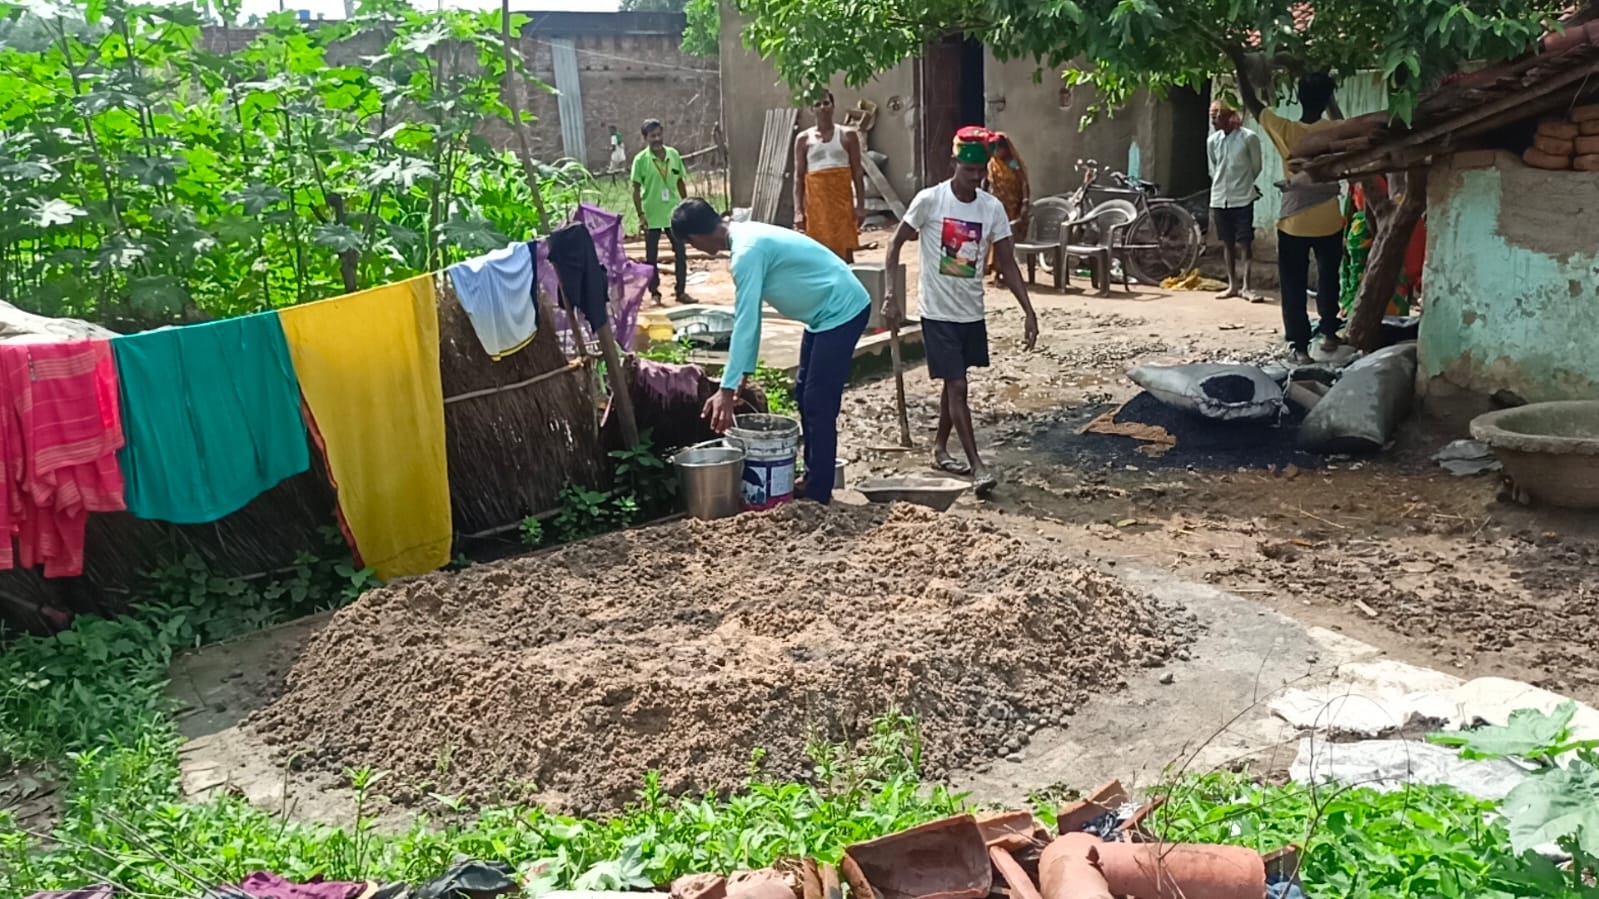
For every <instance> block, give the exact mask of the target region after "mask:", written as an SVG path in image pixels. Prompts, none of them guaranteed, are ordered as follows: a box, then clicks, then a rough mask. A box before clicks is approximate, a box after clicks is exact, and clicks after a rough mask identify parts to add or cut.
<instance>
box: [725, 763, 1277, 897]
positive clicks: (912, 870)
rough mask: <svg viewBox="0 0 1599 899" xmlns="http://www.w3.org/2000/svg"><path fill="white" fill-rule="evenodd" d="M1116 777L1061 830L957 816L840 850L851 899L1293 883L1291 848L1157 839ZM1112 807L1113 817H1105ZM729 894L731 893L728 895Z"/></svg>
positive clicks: (1199, 893) (1188, 891)
mask: <svg viewBox="0 0 1599 899" xmlns="http://www.w3.org/2000/svg"><path fill="white" fill-rule="evenodd" d="M1118 808H1124V809H1125V808H1131V806H1130V805H1128V804H1127V803H1126V793H1125V792H1124V791H1123V790H1122V788H1121V785H1120V784H1118V783H1115V782H1112V783H1110V784H1106V785H1105V786H1104V787H1101V788H1100V789H1098V790H1095V791H1094V792H1093V793H1091V794H1089V796H1087V797H1085V799H1084V800H1083V801H1081V802H1077V803H1073V804H1072V805H1070V806H1067V807H1066V808H1063V809H1062V810H1061V812H1060V814H1059V815H1058V816H1057V821H1058V823H1059V825H1060V835H1059V836H1055V835H1052V834H1050V833H1049V832H1047V831H1045V830H1044V829H1043V828H1041V827H1039V826H1038V823H1037V822H1036V821H1035V820H1034V819H1033V817H1032V814H1031V813H1029V812H1002V813H998V814H991V815H984V816H982V817H979V818H973V817H972V816H970V815H962V816H960V817H957V818H948V819H945V820H943V821H934V822H933V823H931V824H924V825H922V826H920V827H916V828H912V829H911V830H907V831H903V832H901V833H897V834H893V835H890V836H887V837H883V838H881V839H877V840H872V841H870V842H867V843H857V844H856V845H854V846H851V847H849V848H848V849H847V850H845V854H844V860H843V864H842V868H843V872H844V876H845V878H846V879H847V881H848V883H849V885H850V893H851V899H1113V897H1129V899H1265V897H1266V895H1267V883H1268V871H1270V872H1273V873H1271V874H1270V876H1271V877H1272V878H1276V879H1277V880H1278V881H1281V882H1285V883H1292V882H1293V880H1294V879H1295V875H1296V874H1297V858H1298V855H1297V850H1294V849H1293V848H1292V847H1290V848H1289V849H1287V850H1284V851H1282V852H1279V853H1274V854H1273V855H1272V856H1269V857H1268V856H1262V855H1261V854H1260V853H1258V852H1256V851H1254V850H1253V849H1247V848H1244V847H1240V846H1220V845H1210V844H1197V843H1196V844H1183V843H1161V842H1156V841H1154V840H1153V839H1151V838H1150V836H1149V835H1148V833H1147V832H1145V831H1144V830H1143V828H1142V826H1141V824H1142V821H1143V818H1144V816H1145V815H1147V814H1148V813H1149V812H1150V811H1151V810H1152V809H1153V808H1154V805H1153V804H1152V805H1147V806H1144V807H1143V808H1141V809H1139V810H1138V811H1137V812H1136V813H1135V814H1133V815H1132V816H1130V817H1128V818H1126V819H1125V820H1121V823H1120V824H1119V825H1117V826H1115V827H1114V828H1112V829H1111V830H1110V831H1106V830H1104V829H1102V827H1101V825H1102V824H1103V821H1104V820H1107V819H1119V818H1120V816H1121V814H1123V813H1124V812H1118ZM1107 812H1109V813H1113V814H1108V815H1107ZM728 899H733V897H732V895H731V892H730V893H729V896H728Z"/></svg>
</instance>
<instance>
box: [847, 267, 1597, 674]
mask: <svg viewBox="0 0 1599 899" xmlns="http://www.w3.org/2000/svg"><path fill="white" fill-rule="evenodd" d="M913 255H914V254H913V253H907V254H906V257H907V259H909V258H910V257H911V256H913ZM910 280H911V281H912V282H914V281H915V275H914V274H912V275H911V276H910ZM1031 293H1032V298H1033V303H1034V305H1035V307H1036V308H1037V310H1038V314H1039V320H1040V330H1041V334H1042V336H1041V337H1040V338H1039V342H1038V349H1037V350H1035V351H1034V352H1032V353H1024V352H1022V348H1021V339H1020V336H1021V315H1020V313H1019V312H1018V311H1017V307H1016V304H1015V301H1014V300H1013V299H1012V298H1011V297H1010V295H1009V294H1008V293H1006V292H1003V291H1000V290H997V289H995V288H992V287H990V288H989V291H988V308H989V310H990V318H989V329H990V335H991V343H992V356H993V366H992V367H991V368H989V369H988V370H984V371H979V372H977V373H975V374H974V375H973V377H972V380H971V389H972V404H973V407H974V411H975V414H976V418H977V421H978V431H979V444H980V445H981V446H982V448H983V451H984V452H985V454H987V455H988V456H990V457H991V458H992V459H993V460H995V461H996V462H997V463H998V466H999V468H1000V470H1001V472H1002V477H1003V478H1004V481H1005V483H1004V484H1003V485H1002V487H1001V489H1000V490H999V491H998V493H997V494H996V495H995V497H994V499H993V501H991V502H989V503H986V504H977V503H975V502H973V501H969V500H963V501H962V504H963V505H970V506H972V507H981V508H983V509H985V510H986V511H988V512H990V513H992V514H996V515H1000V516H1005V517H1026V518H1042V519H1048V520H1051V521H1053V522H1056V523H1059V524H1062V525H1065V526H1068V527H1069V528H1070V529H1072V530H1071V532H1073V533H1075V534H1076V535H1078V539H1076V540H1073V539H1070V538H1068V542H1071V543H1079V544H1080V545H1083V546H1092V547H1095V548H1096V549H1097V550H1098V551H1100V552H1102V553H1105V554H1107V555H1109V556H1111V557H1115V558H1125V559H1129V560H1137V561H1141V562H1144V563H1147V564H1152V565H1157V566H1160V567H1162V568H1166V569H1169V570H1171V571H1173V572H1175V573H1177V574H1179V575H1183V576H1187V577H1191V578H1194V579H1196V580H1203V581H1206V582H1209V583H1211V584H1214V585H1216V586H1218V587H1220V588H1222V589H1224V590H1228V591H1231V592H1234V593H1238V594H1240V595H1244V596H1248V597H1252V598H1255V599H1257V600H1258V601H1260V602H1262V603H1264V604H1266V605H1268V606H1270V607H1272V608H1275V609H1278V610H1280V611H1283V612H1285V613H1287V614H1288V615H1290V616H1292V617H1293V618H1295V619H1297V620H1299V621H1303V622H1306V623H1310V624H1317V625H1325V626H1328V627H1332V628H1335V629H1338V630H1341V631H1344V632H1346V633H1349V634H1350V635H1351V636H1355V637H1358V638H1359V639H1362V640H1365V641H1367V642H1370V643H1373V644H1376V645H1378V646H1380V647H1382V648H1384V649H1386V650H1389V651H1390V652H1391V653H1393V654H1394V655H1396V656H1397V657H1401V658H1404V659H1406V660H1408V661H1412V662H1414V663H1416V664H1423V665H1432V666H1436V667H1440V668H1443V669H1445V670H1451V671H1455V672H1457V673H1465V674H1467V675H1471V676H1480V675H1490V674H1492V675H1503V676H1507V677H1515V678H1519V679H1522V680H1526V681H1529V682H1531V683H1534V684H1537V685H1538V686H1542V687H1545V688H1547V689H1551V690H1555V691H1557V692H1562V693H1567V694H1569V695H1571V696H1573V697H1575V698H1577V699H1580V700H1583V701H1586V702H1594V701H1596V700H1599V629H1596V628H1595V627H1594V625H1593V622H1594V620H1595V618H1594V614H1595V612H1596V611H1599V567H1596V566H1595V564H1594V563H1595V562H1596V560H1599V517H1596V516H1592V515H1582V514H1579V513H1569V512H1561V511H1558V510H1550V509H1536V508H1527V507H1523V506H1520V505H1516V504H1514V503H1510V502H1507V501H1505V500H1504V499H1502V494H1503V493H1504V490H1503V484H1502V482H1501V480H1500V478H1499V477H1498V476H1496V475H1487V476H1481V477H1475V478H1458V477H1453V476H1451V475H1449V474H1447V473H1446V472H1444V471H1443V470H1442V469H1440V468H1438V467H1437V466H1436V465H1435V464H1434V463H1433V462H1432V461H1431V460H1430V458H1429V457H1430V455H1431V454H1432V453H1433V452H1434V451H1436V450H1437V449H1438V448H1439V447H1441V446H1442V445H1443V444H1445V443H1447V442H1449V441H1450V440H1453V439H1457V438H1460V437H1465V436H1467V435H1466V434H1465V433H1464V432H1463V431H1461V432H1454V431H1450V430H1448V429H1447V428H1445V427H1443V426H1442V425H1440V424H1438V423H1436V422H1432V421H1429V420H1428V419H1427V418H1426V416H1425V415H1424V414H1423V415H1418V416H1416V417H1415V418H1414V419H1413V420H1412V421H1411V422H1410V423H1409V424H1408V425H1407V427H1406V429H1405V431H1404V433H1403V434H1402V435H1401V436H1400V438H1399V440H1398V441H1397V442H1396V445H1395V446H1394V447H1392V448H1391V449H1390V450H1388V451H1387V452H1385V453H1382V454H1379V455H1376V456H1372V457H1367V458H1361V459H1354V458H1334V459H1331V460H1328V461H1327V463H1326V465H1325V467H1324V468H1320V469H1316V470H1307V469H1305V468H1304V467H1302V466H1294V467H1286V466H1285V467H1281V468H1279V469H1278V470H1276V471H1271V470H1254V471H1251V470H1238V469H1233V470H1203V469H1199V470H1186V469H1175V470H1174V469H1171V468H1168V467H1160V466H1156V465H1153V464H1136V463H1135V464H1128V463H1127V461H1126V460H1127V457H1128V456H1129V455H1130V454H1129V453H1127V452H1125V451H1123V452H1117V453H1105V454H1104V456H1105V459H1104V461H1103V462H1101V463H1099V464H1094V461H1093V460H1092V459H1090V458H1085V457H1084V454H1083V453H1081V452H1078V451H1070V452H1068V451H1066V450H1067V448H1066V447H1065V444H1067V443H1068V442H1069V440H1070V436H1072V435H1075V433H1076V430H1077V429H1078V427H1080V426H1081V425H1082V424H1085V423H1087V422H1088V421H1089V420H1091V419H1092V418H1093V417H1094V416H1095V415H1097V414H1099V413H1100V412H1103V411H1105V410H1107V409H1110V408H1114V405H1113V404H1114V403H1119V402H1122V401H1125V400H1127V399H1128V398H1130V397H1131V396H1133V395H1134V394H1136V393H1137V392H1138V388H1137V387H1136V386H1134V385H1133V384H1132V383H1131V382H1129V381H1128V380H1127V378H1126V374H1125V373H1126V370H1127V369H1128V368H1129V367H1130V366H1132V365H1134V364H1138V363H1144V362H1163V361H1164V362H1194V361H1245V362H1258V361H1261V360H1263V359H1267V358H1272V357H1273V356H1275V355H1276V354H1278V353H1279V352H1280V350H1281V348H1282V344H1281V343H1280V337H1279V334H1280V328H1281V318H1280V315H1281V313H1280V309H1279V307H1278V305H1277V304H1276V301H1275V299H1274V300H1273V302H1271V303H1268V304H1251V303H1247V302H1244V301H1242V300H1217V299H1215V298H1214V295H1212V294H1208V293H1197V292H1177V293H1167V292H1163V291H1155V290H1143V289H1140V290H1138V291H1137V292H1136V293H1135V294H1132V295H1129V294H1126V293H1122V292H1120V291H1118V292H1117V293H1116V294H1115V295H1113V296H1112V297H1109V298H1102V297H1097V296H1085V295H1083V294H1081V293H1077V292H1068V293H1064V294H1062V293H1058V292H1056V291H1054V290H1053V289H1052V288H1035V289H1033V290H1032V292H1031ZM906 387H907V395H908V396H909V397H910V401H909V403H908V406H909V411H910V417H911V426H912V432H913V442H914V443H915V444H916V448H915V450H914V451H912V452H910V453H904V454H900V453H884V452H874V451H873V450H872V448H874V447H882V446H885V445H893V444H895V443H897V433H896V431H897V426H896V425H895V424H894V420H895V419H894V412H893V409H894V387H893V383H892V381H891V380H890V379H882V380H878V381H875V382H873V383H870V384H865V385H861V386H859V387H857V388H855V389H853V390H851V391H850V393H849V394H848V395H847V397H846V405H845V414H846V416H847V417H848V421H847V422H845V423H844V428H845V436H844V437H843V445H844V446H845V447H846V450H845V452H846V455H848V456H850V457H851V461H853V462H854V463H855V464H854V465H853V466H851V471H850V475H849V476H850V477H852V478H857V477H862V476H867V475H869V474H878V473H890V472H906V471H917V470H922V471H925V470H927V449H928V447H929V446H930V443H931V439H932V431H933V427H934V425H935V424H936V414H937V406H936V404H935V400H936V389H937V388H936V386H935V385H934V384H933V383H932V382H931V381H929V380H928V378H927V376H926V371H925V369H921V368H918V369H916V370H914V371H912V372H909V373H908V375H907V379H906ZM1125 443H1126V444H1127V445H1128V446H1133V445H1134V444H1133V442H1132V441H1130V440H1128V441H1125ZM957 455H958V451H957Z"/></svg>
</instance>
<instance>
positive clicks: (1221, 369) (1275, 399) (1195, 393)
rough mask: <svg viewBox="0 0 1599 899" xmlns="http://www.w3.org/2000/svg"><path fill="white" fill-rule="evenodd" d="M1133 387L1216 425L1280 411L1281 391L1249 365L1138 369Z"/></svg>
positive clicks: (1132, 374)
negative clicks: (1211, 419)
mask: <svg viewBox="0 0 1599 899" xmlns="http://www.w3.org/2000/svg"><path fill="white" fill-rule="evenodd" d="M1127 377H1128V378H1130V379H1131V380H1132V382H1133V383H1134V384H1137V385H1138V386H1139V387H1142V388H1144V389H1145V390H1147V391H1149V392H1150V394H1151V395H1152V396H1154V397H1155V398H1156V399H1158V400H1160V401H1161V402H1163V403H1165V404H1166V405H1168V406H1172V407H1174V408H1177V409H1183V410H1186V411H1189V412H1194V413H1197V414H1199V415H1202V416H1204V417H1206V418H1213V419H1216V420H1217V421H1260V420H1262V419H1270V418H1276V417H1277V416H1278V415H1281V414H1282V411H1283V389H1282V387H1281V386H1279V385H1278V384H1277V382H1276V381H1274V380H1272V379H1271V376H1270V375H1267V374H1266V373H1265V372H1263V371H1261V370H1260V369H1259V368H1258V367H1256V366H1253V365H1226V364H1219V363H1198V364H1194V365H1140V366H1137V367H1136V368H1134V369H1132V370H1131V371H1129V372H1128V373H1127Z"/></svg>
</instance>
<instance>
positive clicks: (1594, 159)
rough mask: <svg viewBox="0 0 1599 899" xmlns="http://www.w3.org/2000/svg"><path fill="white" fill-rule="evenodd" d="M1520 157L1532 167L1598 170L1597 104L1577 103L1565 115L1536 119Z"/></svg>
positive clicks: (1582, 170) (1598, 127) (1598, 111)
mask: <svg viewBox="0 0 1599 899" xmlns="http://www.w3.org/2000/svg"><path fill="white" fill-rule="evenodd" d="M1521 159H1522V161H1523V162H1525V163H1527V165H1530V166H1532V167H1533V168H1535V169H1549V170H1551V171H1566V170H1567V169H1576V170H1577V171H1579V172H1599V105H1596V106H1578V107H1577V108H1575V109H1573V110H1571V113H1570V114H1569V115H1568V116H1567V117H1566V118H1563V119H1545V120H1544V121H1542V122H1539V123H1538V132H1537V134H1536V135H1534V137H1533V142H1532V146H1531V147H1529V148H1527V152H1525V153H1523V154H1521Z"/></svg>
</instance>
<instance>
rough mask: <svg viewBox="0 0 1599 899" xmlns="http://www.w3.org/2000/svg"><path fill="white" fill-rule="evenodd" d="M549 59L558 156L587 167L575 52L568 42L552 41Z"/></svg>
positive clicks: (560, 39)
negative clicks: (558, 120) (557, 126)
mask: <svg viewBox="0 0 1599 899" xmlns="http://www.w3.org/2000/svg"><path fill="white" fill-rule="evenodd" d="M550 57H551V62H552V63H554V66H555V89H556V90H557V91H560V94H559V96H558V97H557V98H556V104H557V109H558V110H559V112H560V116H561V152H563V153H565V154H566V155H567V156H569V157H571V158H573V159H576V160H577V161H579V162H581V163H583V164H584V165H587V164H588V161H589V154H588V144H587V143H586V142H585V140H584V138H583V89H582V87H580V86H579V84H578V75H577V48H576V47H574V46H573V45H572V41H571V39H570V38H561V37H557V38H551V39H550Z"/></svg>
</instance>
